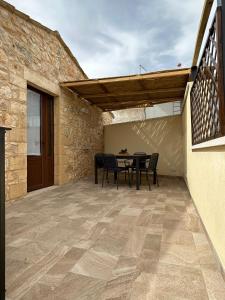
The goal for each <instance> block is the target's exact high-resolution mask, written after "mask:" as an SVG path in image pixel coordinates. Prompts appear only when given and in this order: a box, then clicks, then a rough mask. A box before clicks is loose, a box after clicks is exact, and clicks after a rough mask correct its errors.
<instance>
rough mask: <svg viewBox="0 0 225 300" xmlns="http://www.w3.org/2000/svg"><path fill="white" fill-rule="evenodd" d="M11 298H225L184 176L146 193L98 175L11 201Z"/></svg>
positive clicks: (166, 299)
mask: <svg viewBox="0 0 225 300" xmlns="http://www.w3.org/2000/svg"><path fill="white" fill-rule="evenodd" d="M7 299H10V300H13V299H23V300H36V299H37V300H44V299H49V300H50V299H54V300H122V299H123V300H128V299H129V300H150V299H153V300H159V299H160V300H162V299H163V300H177V299H192V300H195V299H196V300H204V299H218V300H223V299H225V284H224V281H223V279H222V276H221V274H220V273H219V271H218V266H217V264H216V260H215V258H214V256H213V254H212V252H211V250H210V247H209V244H208V241H207V239H206V235H205V234H204V232H203V229H202V227H201V224H200V221H199V218H198V215H197V213H196V211H195V209H194V206H193V204H192V202H191V201H190V196H189V194H188V191H187V189H186V187H185V184H184V182H183V181H182V180H181V179H166V178H163V179H161V182H160V187H159V188H157V187H153V190H152V191H151V192H149V191H148V189H147V187H143V186H142V189H141V190H140V191H136V190H135V188H134V187H133V188H131V189H129V188H128V187H127V186H125V185H122V186H120V187H119V190H118V191H117V190H116V187H115V186H113V185H107V186H106V187H104V188H103V189H102V188H101V186H100V185H94V184H93V183H92V182H90V181H82V182H79V183H76V184H73V185H72V184H71V185H66V186H64V187H59V188H53V189H50V190H48V191H45V192H41V193H40V192H38V193H36V192H35V193H33V194H31V195H29V196H28V197H26V198H24V199H22V200H19V201H16V202H14V203H11V204H7Z"/></svg>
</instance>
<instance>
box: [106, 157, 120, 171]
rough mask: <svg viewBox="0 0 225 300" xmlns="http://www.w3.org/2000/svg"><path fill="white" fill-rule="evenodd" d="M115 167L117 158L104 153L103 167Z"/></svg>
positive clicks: (110, 168) (111, 168)
mask: <svg viewBox="0 0 225 300" xmlns="http://www.w3.org/2000/svg"><path fill="white" fill-rule="evenodd" d="M116 167H117V159H116V156H115V155H113V154H105V155H104V169H108V170H114V169H115V168H116Z"/></svg>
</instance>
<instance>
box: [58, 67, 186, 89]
mask: <svg viewBox="0 0 225 300" xmlns="http://www.w3.org/2000/svg"><path fill="white" fill-rule="evenodd" d="M189 74H190V68H185V69H176V70H166V71H159V72H152V73H145V74H140V75H130V76H119V77H109V78H102V79H101V78H100V79H86V80H77V81H67V82H62V83H61V84H60V85H61V86H62V87H68V88H69V87H71V88H75V89H76V87H81V86H86V85H88V86H90V85H96V84H107V83H112V82H120V83H121V82H129V81H130V80H132V81H133V80H135V81H136V80H152V79H160V78H172V77H180V76H185V75H189Z"/></svg>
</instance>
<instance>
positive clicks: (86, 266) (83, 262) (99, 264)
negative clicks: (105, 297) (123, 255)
mask: <svg viewBox="0 0 225 300" xmlns="http://www.w3.org/2000/svg"><path fill="white" fill-rule="evenodd" d="M117 261H118V258H117V257H115V256H112V255H111V254H109V253H105V252H97V251H95V250H93V249H91V250H89V251H87V252H86V253H85V254H84V255H83V256H82V258H81V259H80V260H79V261H78V262H77V263H76V264H75V266H74V267H73V268H72V269H71V272H72V273H76V274H81V275H85V276H88V277H93V278H98V279H102V280H108V279H109V278H110V277H111V276H112V270H113V268H114V267H115V265H116V263H117Z"/></svg>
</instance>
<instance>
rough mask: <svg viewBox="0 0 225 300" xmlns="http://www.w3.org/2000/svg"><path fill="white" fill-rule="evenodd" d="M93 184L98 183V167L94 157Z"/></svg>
mask: <svg viewBox="0 0 225 300" xmlns="http://www.w3.org/2000/svg"><path fill="white" fill-rule="evenodd" d="M95 184H98V167H97V162H96V158H95Z"/></svg>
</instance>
